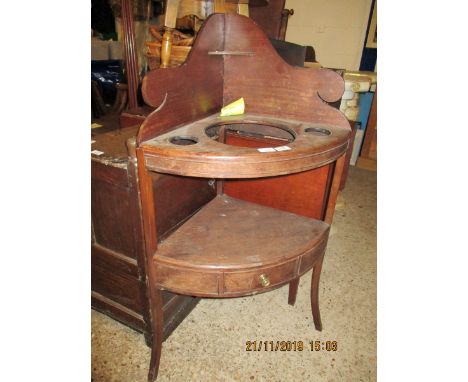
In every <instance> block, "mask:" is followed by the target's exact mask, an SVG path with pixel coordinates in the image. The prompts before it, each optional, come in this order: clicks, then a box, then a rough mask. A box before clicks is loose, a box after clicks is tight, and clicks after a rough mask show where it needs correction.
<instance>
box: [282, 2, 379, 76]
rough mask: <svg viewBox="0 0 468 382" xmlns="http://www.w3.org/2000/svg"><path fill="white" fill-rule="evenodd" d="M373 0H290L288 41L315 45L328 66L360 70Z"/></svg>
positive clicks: (320, 59)
mask: <svg viewBox="0 0 468 382" xmlns="http://www.w3.org/2000/svg"><path fill="white" fill-rule="evenodd" d="M371 3H372V1H371V0H286V8H289V9H294V15H293V16H291V17H290V18H289V22H288V29H287V31H286V41H290V42H294V43H296V44H301V45H311V46H313V47H314V49H315V55H316V58H317V61H318V62H320V63H321V64H322V65H323V66H325V67H330V68H344V69H348V70H358V69H359V63H360V60H361V54H362V48H363V46H364V41H365V37H366V36H365V35H366V28H367V22H368V19H369V12H370V7H371Z"/></svg>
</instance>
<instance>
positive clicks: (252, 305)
mask: <svg viewBox="0 0 468 382" xmlns="http://www.w3.org/2000/svg"><path fill="white" fill-rule="evenodd" d="M376 178H377V176H376V173H375V172H371V171H367V170H362V169H358V168H354V167H351V168H350V174H349V178H348V183H347V185H346V188H345V190H344V191H343V193H342V198H341V200H342V202H341V203H340V205H339V206H338V209H337V211H336V212H335V218H334V224H333V229H332V232H331V236H330V239H329V243H328V249H327V252H326V255H325V261H324V265H323V269H322V277H321V286H320V309H321V314H322V322H323V331H322V332H317V331H316V330H315V329H314V326H313V322H312V318H311V311H310V300H309V290H310V277H311V272H309V273H308V274H306V275H305V276H304V277H302V279H301V282H300V285H299V291H298V296H297V301H296V305H295V306H294V307H292V306H290V305H288V303H287V298H288V288H287V286H284V287H282V288H280V289H277V290H275V291H273V292H269V293H265V294H261V295H257V296H254V297H246V298H238V299H205V300H202V301H201V302H200V303H199V304H198V305H197V307H196V308H195V309H194V310H193V312H192V313H191V314H190V315H189V316H188V317H187V318H186V319H185V320H184V321H183V322H182V324H181V325H180V326H179V327H178V328H177V329H176V330H175V331H174V333H173V334H172V335H171V336H170V337H169V338H168V340H167V341H166V342H164V343H163V352H162V356H161V365H160V368H159V376H158V381H159V382H163V381H177V382H178V381H181V382H182V381H183V382H185V381H305V380H308V381H317V382H321V381H324V382H325V381H327V382H331V381H353V382H354V381H375V380H376V372H377V370H376V365H377V360H376V337H377V333H376V331H377V327H376V324H377V323H376V305H377V304H376V292H377V290H376V289H377V288H376V278H377V274H376V273H377V259H376ZM255 340H257V341H260V340H261V341H274V343H276V341H303V343H304V344H305V349H304V350H303V351H289V352H288V351H286V352H280V351H276V352H275V351H273V352H272V351H256V352H253V351H250V352H248V351H246V341H255ZM317 340H318V341H321V342H326V341H336V342H337V350H336V351H326V350H320V351H311V350H310V345H309V342H310V341H317ZM149 357H150V350H149V348H148V347H147V346H146V345H145V341H144V339H143V336H142V335H141V334H139V333H137V332H135V331H133V330H131V329H129V328H127V327H126V326H124V325H121V324H119V323H118V322H116V321H114V320H112V319H110V318H108V317H107V316H105V315H102V314H100V313H97V312H95V311H92V379H93V381H94V382H111V381H119V382H139V381H142V382H143V381H146V378H147V370H148V364H149Z"/></svg>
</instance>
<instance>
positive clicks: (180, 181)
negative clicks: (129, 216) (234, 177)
mask: <svg viewBox="0 0 468 382" xmlns="http://www.w3.org/2000/svg"><path fill="white" fill-rule="evenodd" d="M151 177H152V179H153V188H154V190H155V192H154V206H155V208H156V210H157V211H158V213H157V214H156V226H157V229H158V238H159V240H161V239H162V238H164V237H165V236H166V235H167V234H169V233H170V232H171V231H172V230H173V229H175V228H176V227H177V226H179V225H180V224H182V223H183V222H185V220H186V219H188V218H189V217H190V216H191V215H192V214H193V213H195V212H196V211H197V210H198V209H199V208H200V207H201V206H203V205H205V204H206V203H208V202H209V201H210V200H211V199H213V198H214V197H215V195H216V191H215V189H214V185H210V184H209V180H208V179H200V178H186V177H180V176H174V175H162V174H158V175H153V174H151Z"/></svg>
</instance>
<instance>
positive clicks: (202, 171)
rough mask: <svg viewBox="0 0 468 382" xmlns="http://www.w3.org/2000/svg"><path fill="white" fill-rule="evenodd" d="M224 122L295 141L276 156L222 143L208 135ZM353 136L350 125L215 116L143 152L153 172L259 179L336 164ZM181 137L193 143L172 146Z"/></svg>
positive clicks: (148, 143) (152, 143)
mask: <svg viewBox="0 0 468 382" xmlns="http://www.w3.org/2000/svg"><path fill="white" fill-rule="evenodd" d="M223 123H224V124H226V123H229V124H231V125H235V124H247V123H249V124H251V125H254V126H259V127H260V126H262V125H268V126H278V128H279V129H280V130H282V129H285V130H287V131H289V132H290V134H291V135H292V136H293V137H294V140H293V141H292V142H283V144H284V145H285V146H287V150H284V151H274V150H273V152H260V151H258V150H257V149H255V148H251V147H239V146H234V145H228V144H223V143H220V142H217V141H216V140H214V139H211V138H210V137H209V136H208V135H207V134H206V132H205V131H206V129H208V128H210V127H211V126H216V125H219V124H223ZM310 129H318V130H319V131H322V130H323V131H324V133H323V134H321V135H317V134H314V133H310V132H309V130H310ZM349 133H350V131H349V125H348V128H344V127H340V126H334V125H329V124H325V123H324V124H315V123H305V122H301V121H297V120H286V119H282V118H278V117H277V118H272V117H266V116H258V115H254V114H244V115H242V116H236V117H219V116H217V115H214V116H211V117H208V118H205V119H202V120H199V121H196V122H193V123H190V124H187V125H185V126H183V127H180V128H178V129H176V130H172V131H170V132H168V133H165V134H161V135H159V136H157V137H155V138H153V139H150V140H148V141H146V142H144V143H143V144H142V145H141V147H143V148H144V150H145V164H146V166H147V167H148V169H150V170H152V171H158V172H163V173H169V174H176V175H184V176H196V177H205V178H260V177H267V176H275V175H282V174H291V173H295V172H301V171H306V170H309V169H312V168H317V167H320V166H323V165H326V164H328V163H330V162H333V161H334V160H336V158H338V157H339V156H341V155H342V154H344V153H345V152H346V149H347V147H348V139H349ZM178 137H182V138H184V137H188V138H189V139H191V140H193V142H194V143H193V144H189V145H178V144H174V143H173V142H174V140H175V139H177V138H178ZM276 146H277V145H276Z"/></svg>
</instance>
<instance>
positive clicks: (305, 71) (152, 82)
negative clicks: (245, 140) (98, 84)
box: [137, 14, 350, 144]
mask: <svg viewBox="0 0 468 382" xmlns="http://www.w3.org/2000/svg"><path fill="white" fill-rule="evenodd" d="M142 91H143V96H144V99H145V102H146V103H147V104H149V105H150V106H153V107H156V108H157V109H156V110H155V111H154V112H153V113H151V114H150V115H149V116H148V118H147V119H146V120H145V122H144V123H143V125H142V127H141V128H140V131H139V134H138V138H137V143H138V144H140V143H141V142H143V141H145V140H148V139H150V138H153V137H155V136H158V135H160V134H162V133H165V132H167V131H170V130H173V129H175V128H177V127H180V126H181V125H183V124H186V123H189V122H193V121H195V120H198V119H201V118H203V117H206V116H208V115H210V114H214V113H217V112H219V111H220V109H221V107H222V106H223V105H226V104H229V103H230V102H232V101H234V100H236V99H238V98H240V97H244V100H245V103H246V112H247V113H253V114H260V115H265V116H272V117H280V118H287V119H294V120H299V121H305V122H313V123H320V124H323V125H331V126H335V127H338V128H344V129H346V130H350V127H349V123H348V121H347V120H346V118H345V117H344V115H343V114H342V113H341V112H340V111H338V110H336V109H334V108H332V107H331V106H329V105H328V104H327V103H326V102H333V101H336V100H338V99H339V98H340V97H341V95H342V94H343V91H344V82H343V80H342V78H341V77H340V76H339V75H338V74H336V73H334V72H333V71H331V70H327V69H315V68H298V67H293V66H291V65H289V64H287V63H286V62H285V61H284V60H283V59H282V58H281V57H280V56H279V55H278V53H277V52H276V51H275V49H274V48H273V46H272V45H271V43H270V41H269V40H268V37H267V36H266V35H265V33H264V32H263V31H262V30H261V29H260V28H259V27H258V26H257V24H255V22H253V21H252V20H251V19H249V18H248V17H244V16H240V15H236V14H213V15H211V16H210V17H209V18H208V19H207V20H206V22H205V24H204V25H203V27H202V29H201V30H200V32H199V34H198V37H197V39H196V41H195V44H194V46H193V48H192V50H191V52H190V55H189V57H188V58H187V61H186V62H185V63H184V64H183V65H182V66H180V67H177V68H167V69H158V70H153V71H151V72H149V73H148V74H147V75H146V77H145V79H144V80H143V89H142ZM324 101H326V102H324Z"/></svg>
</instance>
